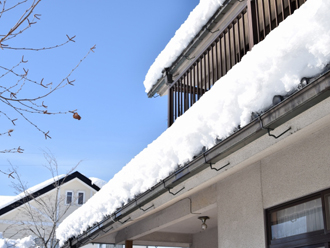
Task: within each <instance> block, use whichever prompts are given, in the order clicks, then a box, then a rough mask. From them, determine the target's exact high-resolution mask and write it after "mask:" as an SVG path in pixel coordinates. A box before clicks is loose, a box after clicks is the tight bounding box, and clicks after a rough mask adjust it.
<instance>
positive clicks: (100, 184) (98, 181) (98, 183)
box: [89, 177, 107, 189]
mask: <svg viewBox="0 0 330 248" xmlns="http://www.w3.org/2000/svg"><path fill="white" fill-rule="evenodd" d="M89 179H90V180H91V181H92V184H94V185H96V186H97V187H99V188H100V189H101V188H102V187H103V186H104V185H106V184H107V182H106V181H104V180H102V179H99V178H96V177H90V178H89Z"/></svg>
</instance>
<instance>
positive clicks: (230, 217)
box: [217, 123, 330, 248]
mask: <svg viewBox="0 0 330 248" xmlns="http://www.w3.org/2000/svg"><path fill="white" fill-rule="evenodd" d="M329 124H330V123H329ZM329 126H330V125H326V126H323V127H322V128H321V129H318V130H315V131H314V132H311V134H310V135H308V136H306V137H304V138H303V139H300V140H298V141H297V142H294V143H293V144H291V145H289V146H284V147H283V149H280V150H279V151H277V152H275V153H272V154H271V155H269V156H267V157H265V158H263V159H260V160H259V161H257V162H255V163H253V164H250V165H248V166H247V167H245V168H244V169H242V170H241V171H239V172H237V173H235V174H233V175H231V176H229V177H227V178H226V179H224V180H221V181H220V182H218V184H217V185H218V193H217V195H218V197H217V202H218V242H219V245H218V247H219V248H220V247H221V248H226V247H228V248H229V247H230V248H232V247H236V248H239V247H242V248H243V247H247V244H248V247H254V248H259V247H260V248H261V247H266V237H265V218H264V210H265V209H267V208H270V207H273V206H276V205H278V204H281V203H285V202H288V201H290V200H293V199H297V198H299V197H302V196H306V195H309V194H312V193H314V192H318V191H321V190H324V189H327V188H330V180H329V175H330V152H329V151H330V150H329V142H330V128H329Z"/></svg>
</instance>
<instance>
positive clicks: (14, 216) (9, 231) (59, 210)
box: [0, 171, 105, 246]
mask: <svg viewBox="0 0 330 248" xmlns="http://www.w3.org/2000/svg"><path fill="white" fill-rule="evenodd" d="M104 184H105V182H104V181H103V180H101V179H97V178H90V179H89V178H87V177H85V176H84V175H82V174H81V173H79V172H78V171H76V172H73V173H71V174H69V175H60V176H57V177H55V178H51V179H49V180H47V181H45V182H42V183H40V184H38V185H36V186H34V187H32V188H29V189H27V190H26V193H21V194H19V195H17V196H0V233H2V234H3V237H4V238H10V239H22V238H24V237H27V236H29V235H33V236H36V235H35V234H34V233H33V231H37V229H39V231H40V230H43V231H44V232H45V233H44V237H49V233H50V232H51V231H52V230H53V228H54V226H55V228H56V227H57V226H58V224H59V223H60V222H61V221H62V220H63V219H65V218H66V217H67V216H68V215H69V214H71V213H72V212H73V211H75V210H76V209H77V208H79V207H80V206H82V205H83V204H85V203H86V202H87V201H88V200H89V199H90V198H91V197H92V196H93V195H94V194H95V193H96V192H98V191H99V190H100V188H101V187H102V186H103V185H104ZM53 216H54V217H53ZM32 230H33V231H32ZM54 237H55V236H54ZM36 241H37V242H36V243H37V245H39V246H42V244H39V243H40V242H39V241H38V240H36ZM38 242H39V243H38Z"/></svg>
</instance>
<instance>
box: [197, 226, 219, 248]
mask: <svg viewBox="0 0 330 248" xmlns="http://www.w3.org/2000/svg"><path fill="white" fill-rule="evenodd" d="M217 236H218V229H217V228H212V229H207V230H206V231H204V232H200V233H196V234H194V235H193V244H192V246H191V248H205V247H207V248H217V247H218V238H217ZM219 247H220V246H219Z"/></svg>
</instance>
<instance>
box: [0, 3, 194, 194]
mask: <svg viewBox="0 0 330 248" xmlns="http://www.w3.org/2000/svg"><path fill="white" fill-rule="evenodd" d="M198 3H199V1H198V0H167V1H158V0H142V1H135V0H129V1H109V0H107V1H106V0H98V1H85V0H81V1H74V0H49V1H42V2H41V3H40V5H39V6H38V7H37V9H36V11H35V13H38V14H41V20H40V21H38V23H37V24H35V25H34V26H33V27H32V28H31V29H30V30H27V31H26V32H25V33H23V34H22V35H21V36H19V37H17V38H16V39H15V40H13V41H12V43H11V45H12V46H19V47H44V46H51V45H54V44H58V43H61V42H62V41H65V40H66V34H68V35H69V36H73V35H76V38H75V41H76V42H75V43H73V42H72V43H69V44H68V45H66V46H64V47H61V48H58V49H55V50H49V51H41V52H22V51H12V50H1V51H0V52H1V53H2V54H1V55H2V56H1V57H0V65H2V66H7V67H10V66H12V65H14V64H15V63H17V62H18V61H19V60H20V59H21V57H22V55H24V58H25V59H27V60H28V61H29V63H28V64H27V65H26V68H28V69H29V76H30V77H32V78H34V79H36V80H41V78H45V79H44V82H46V83H48V82H53V83H56V82H59V80H61V79H62V78H63V77H65V76H66V75H67V74H68V73H69V72H70V71H71V69H72V68H73V67H75V65H76V64H77V63H78V62H79V60H80V59H81V58H83V57H84V56H85V54H86V53H87V52H88V50H89V48H91V47H92V46H93V45H94V44H96V50H95V53H91V54H90V55H89V56H88V58H87V59H86V60H85V61H84V62H83V63H82V64H81V66H80V67H79V68H78V69H77V71H76V72H75V73H74V74H73V75H72V76H71V77H70V79H72V80H73V79H75V80H76V81H75V82H74V85H75V86H70V87H66V88H64V89H61V90H59V91H57V92H55V93H54V94H53V95H51V96H50V97H48V98H46V99H45V105H48V106H49V109H50V111H66V110H74V109H78V113H79V114H80V115H81V117H82V119H81V120H80V121H78V120H75V119H73V118H72V115H71V114H68V115H55V116H45V115H39V116H38V115H31V116H29V118H30V119H31V121H33V122H35V123H36V124H37V125H38V126H39V127H40V128H41V129H43V130H44V131H48V130H49V131H50V136H51V137H52V139H48V140H45V139H44V136H43V134H42V133H40V132H38V131H37V130H36V129H35V128H34V127H33V126H31V125H29V124H28V123H27V122H26V121H24V120H23V119H22V118H19V119H18V121H17V122H16V124H17V125H16V126H15V127H13V126H12V125H11V124H10V123H9V122H8V121H7V120H6V119H5V118H4V117H3V116H0V123H1V124H0V126H1V129H2V130H1V132H4V131H6V130H8V129H10V128H14V129H15V130H14V132H13V133H12V136H11V137H7V136H1V139H2V143H1V147H0V150H3V149H8V148H12V147H18V146H20V147H22V148H23V149H24V153H23V154H1V156H0V170H2V171H8V170H9V168H10V163H11V164H12V165H14V166H17V167H18V171H19V172H20V174H21V175H22V177H23V179H24V180H25V181H26V182H27V183H28V185H29V186H33V185H35V184H37V183H40V182H42V181H44V180H46V179H48V178H49V177H50V173H49V172H48V171H47V169H45V168H44V167H43V165H44V164H45V163H46V161H45V160H44V158H43V151H50V152H51V153H53V154H54V156H55V157H56V159H57V162H58V165H59V173H66V172H67V171H68V170H70V169H71V168H72V167H73V166H75V165H76V164H77V163H78V162H79V161H82V162H81V163H80V164H79V166H78V167H77V170H78V171H80V172H81V173H83V174H85V175H86V176H88V177H98V178H101V179H104V180H107V181H108V180H109V179H111V178H112V177H113V175H114V174H115V173H116V172H118V171H119V170H120V169H121V167H123V166H124V165H125V164H127V163H128V162H129V161H130V160H131V159H132V158H133V157H134V156H135V155H137V154H138V153H139V152H140V151H142V150H143V149H144V148H145V147H146V146H147V145H148V144H149V143H151V142H152V141H153V140H154V139H156V138H157V137H158V136H159V135H160V134H161V133H162V132H163V131H165V129H166V128H167V97H166V96H165V97H158V98H153V99H150V98H148V97H147V95H146V93H145V89H144V86H143V81H144V77H145V75H146V73H147V71H148V69H149V67H150V66H151V64H152V63H153V61H154V60H155V58H156V57H157V55H158V54H159V53H160V52H161V51H162V50H163V48H164V47H165V45H166V44H167V43H168V41H169V40H170V39H171V38H172V37H173V35H174V33H175V31H176V30H177V29H178V28H179V27H180V25H181V24H182V23H183V22H184V21H185V19H186V18H187V17H188V15H189V13H190V11H192V10H193V8H194V7H195V6H196V5H197V4H198ZM15 14H16V13H15ZM17 14H21V13H19V12H17ZM14 20H15V16H14V13H12V14H9V12H8V14H7V15H6V16H5V15H4V16H3V17H2V18H1V19H0V22H1V23H2V24H3V23H6V24H9V25H11V24H10V23H12V22H11V21H14ZM4 28H5V27H4V26H3V27H2V28H1V29H0V30H1V32H4ZM1 73H3V72H1ZM5 80H9V78H5V79H4V78H2V79H1V81H0V85H1V84H4V83H5ZM23 93H24V94H26V95H27V96H31V95H35V94H38V92H37V91H36V90H35V89H34V88H33V86H31V87H29V85H26V86H25V91H24V92H23ZM2 107H3V106H2ZM1 110H2V111H5V112H6V113H7V114H9V115H11V116H12V117H15V113H14V112H12V111H11V110H10V109H5V108H4V107H3V108H2V109H1ZM11 181H12V179H8V178H7V177H6V176H5V175H0V195H13V194H14V192H13V189H12V188H11V187H10V184H11Z"/></svg>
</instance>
